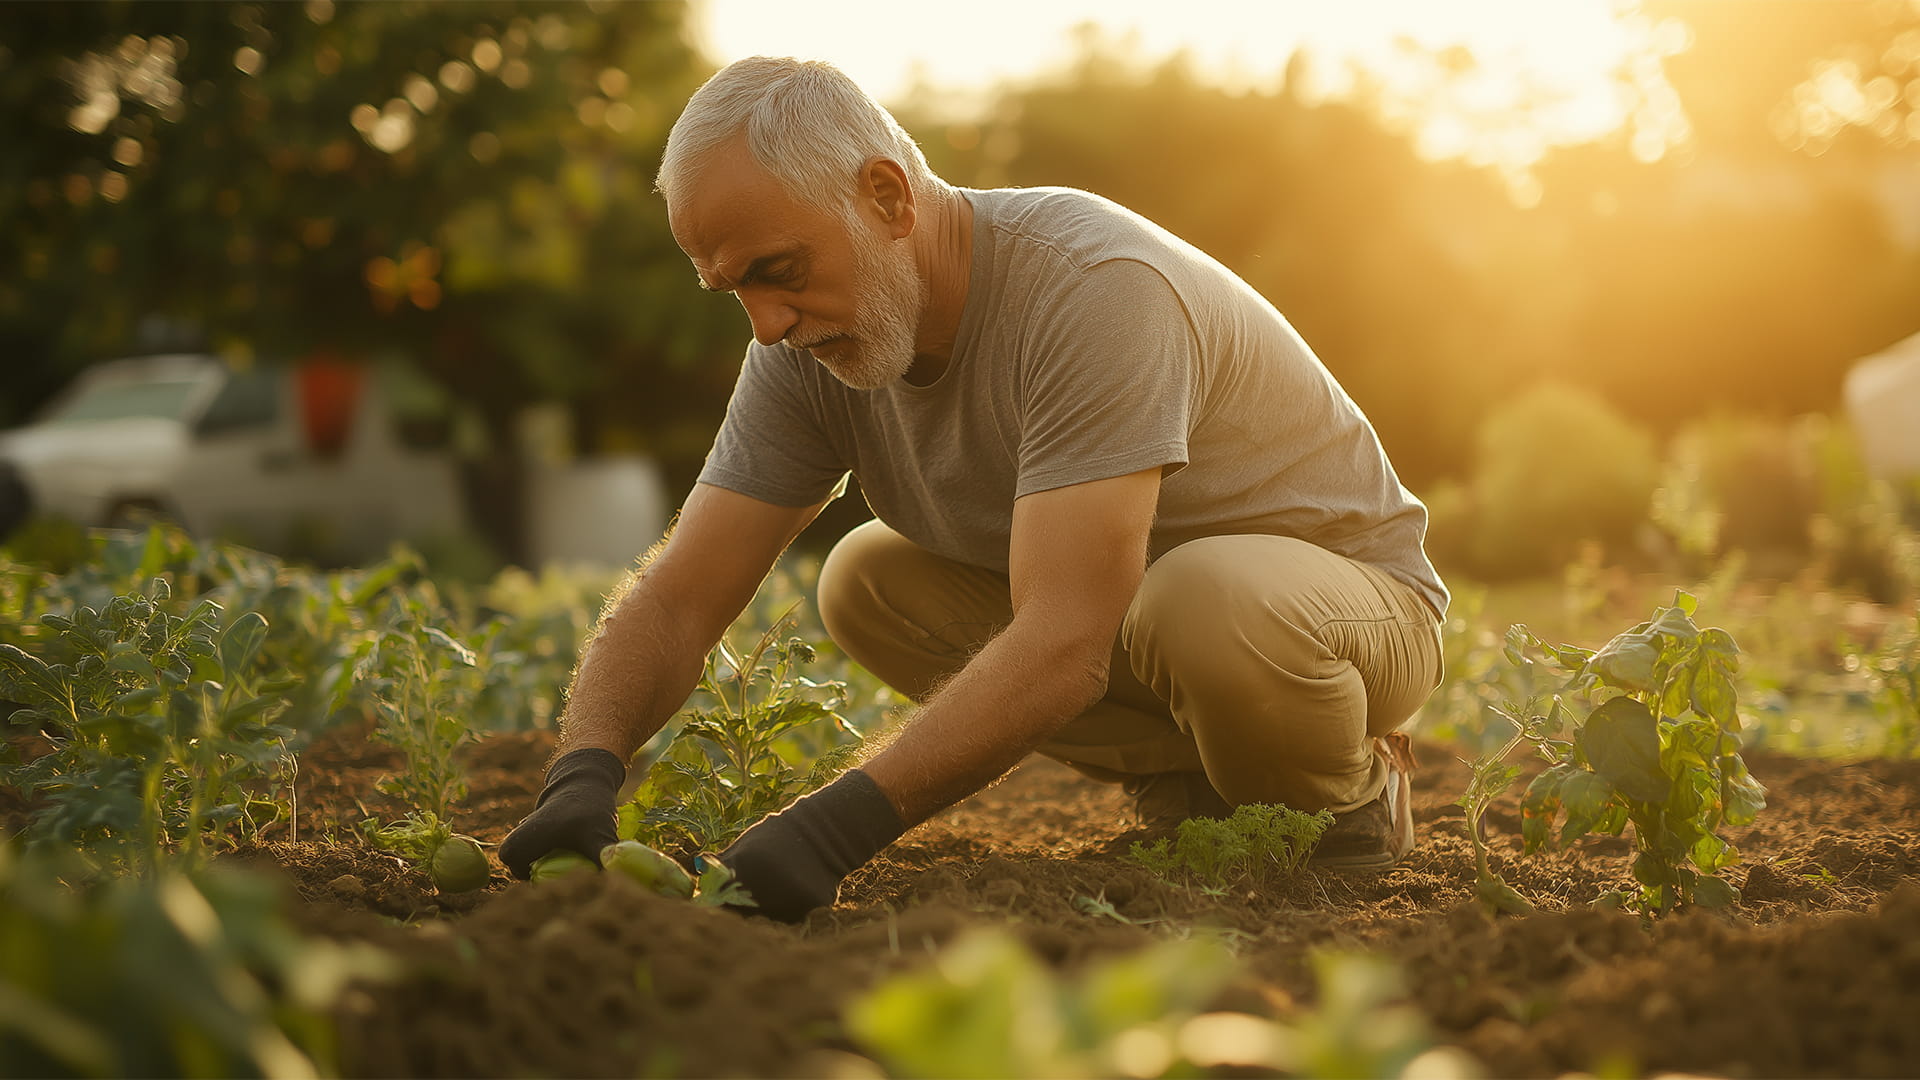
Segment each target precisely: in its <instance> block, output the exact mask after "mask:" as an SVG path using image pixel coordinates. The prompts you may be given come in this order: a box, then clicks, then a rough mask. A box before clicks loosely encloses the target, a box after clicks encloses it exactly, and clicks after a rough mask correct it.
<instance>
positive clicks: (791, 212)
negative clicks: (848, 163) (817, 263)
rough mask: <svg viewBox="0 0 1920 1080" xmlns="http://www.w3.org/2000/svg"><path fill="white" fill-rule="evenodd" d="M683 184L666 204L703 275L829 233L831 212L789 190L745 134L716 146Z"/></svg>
mask: <svg viewBox="0 0 1920 1080" xmlns="http://www.w3.org/2000/svg"><path fill="white" fill-rule="evenodd" d="M684 187H685V190H684V191H680V192H676V197H675V198H674V199H673V200H672V201H671V202H669V203H668V205H667V223H668V226H669V228H671V229H672V230H673V239H674V242H675V243H677V244H679V245H680V250H682V251H684V252H686V253H687V257H688V258H689V259H691V260H693V265H694V268H695V269H697V270H698V271H699V272H700V273H701V275H702V276H715V275H718V276H727V275H728V274H730V272H732V271H736V270H738V269H739V268H740V266H742V265H744V264H745V263H746V262H748V261H751V260H752V259H754V258H757V257H759V256H761V255H765V254H769V253H771V252H773V251H775V250H778V249H780V248H783V247H792V246H794V245H808V246H812V245H815V244H817V243H818V242H819V241H820V240H821V239H822V238H823V236H824V235H825V226H826V225H827V224H828V220H829V217H828V215H826V214H825V213H823V212H821V211H819V210H817V209H814V208H812V207H808V206H805V205H803V204H801V203H800V202H799V201H798V200H796V199H795V198H794V197H793V196H792V195H791V194H789V193H788V191H787V189H786V188H785V187H783V186H781V184H780V182H779V181H778V180H775V179H774V178H773V177H772V176H770V175H768V174H767V171H766V170H765V169H763V168H761V167H760V164H759V163H758V162H756V161H754V160H753V155H752V153H751V152H750V151H748V150H747V148H746V143H745V141H744V140H735V141H734V142H732V143H730V144H728V145H727V146H724V147H721V148H719V149H716V150H715V151H713V153H712V154H711V156H709V158H708V159H707V160H706V161H705V162H704V163H702V165H701V167H700V168H699V169H698V170H696V171H695V172H694V173H693V174H692V176H691V177H689V178H688V180H687V181H686V182H685V184H684ZM735 264H739V265H735Z"/></svg>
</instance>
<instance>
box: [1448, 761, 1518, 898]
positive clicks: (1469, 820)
mask: <svg viewBox="0 0 1920 1080" xmlns="http://www.w3.org/2000/svg"><path fill="white" fill-rule="evenodd" d="M1526 741H1527V732H1526V731H1525V730H1516V731H1514V733H1513V735H1512V736H1511V737H1510V738H1508V739H1507V741H1506V742H1505V743H1504V744H1502V745H1501V746H1500V747H1499V748H1498V749H1494V750H1489V751H1487V752H1486V753H1484V754H1481V755H1480V756H1479V757H1478V758H1475V759H1474V760H1472V761H1470V762H1468V763H1467V767H1468V768H1470V769H1471V770H1473V772H1472V775H1471V776H1470V777H1469V778H1468V780H1467V790H1466V791H1465V792H1463V793H1462V794H1461V796H1460V809H1462V810H1464V811H1466V827H1467V839H1468V840H1469V841H1471V842H1472V844H1473V868H1474V879H1473V895H1474V897H1475V899H1477V900H1479V901H1480V903H1481V905H1482V906H1483V907H1485V908H1486V909H1487V910H1488V911H1490V912H1500V911H1505V912H1508V913H1510V914H1514V915H1531V914H1533V904H1532V903H1530V902H1528V900H1527V898H1526V897H1524V896H1521V895H1520V893H1519V892H1518V891H1517V890H1515V889H1514V887H1513V886H1512V885H1509V884H1508V883H1507V882H1506V879H1504V878H1502V877H1501V876H1500V875H1499V874H1498V873H1497V872H1496V871H1495V870H1494V869H1493V866H1492V864H1491V863H1490V862H1489V861H1488V858H1487V838H1486V836H1485V833H1484V831H1483V826H1482V824H1481V822H1482V821H1483V820H1484V818H1485V817H1486V813H1487V807H1489V806H1491V805H1492V804H1493V800H1495V799H1497V798H1499V797H1500V795H1501V794H1503V793H1504V792H1505V791H1506V790H1507V789H1508V788H1510V787H1512V786H1513V782H1514V781H1515V780H1518V779H1520V767H1519V766H1518V765H1509V764H1507V755H1509V754H1511V753H1513V752H1514V751H1515V750H1517V749H1519V747H1520V745H1521V744H1522V743H1524V742H1526Z"/></svg>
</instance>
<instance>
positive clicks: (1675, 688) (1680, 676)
mask: <svg viewBox="0 0 1920 1080" xmlns="http://www.w3.org/2000/svg"><path fill="white" fill-rule="evenodd" d="M1693 677H1694V669H1693V668H1692V667H1690V666H1687V665H1684V664H1675V665H1674V666H1673V667H1672V668H1670V669H1668V671H1667V685H1666V686H1664V687H1662V688H1661V689H1660V715H1661V716H1665V717H1670V718H1671V717H1677V716H1679V715H1680V714H1681V713H1684V712H1686V711H1687V707H1688V705H1689V704H1691V702H1692V700H1693Z"/></svg>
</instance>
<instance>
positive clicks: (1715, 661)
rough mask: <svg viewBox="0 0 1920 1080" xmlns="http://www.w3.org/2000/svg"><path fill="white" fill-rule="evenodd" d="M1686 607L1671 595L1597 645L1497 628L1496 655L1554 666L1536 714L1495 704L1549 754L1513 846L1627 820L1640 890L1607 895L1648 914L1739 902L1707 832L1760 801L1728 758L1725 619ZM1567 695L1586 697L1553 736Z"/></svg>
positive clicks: (1722, 848) (1617, 827)
mask: <svg viewBox="0 0 1920 1080" xmlns="http://www.w3.org/2000/svg"><path fill="white" fill-rule="evenodd" d="M1695 606H1696V601H1695V600H1694V598H1693V597H1692V596H1691V595H1689V594H1687V593H1684V592H1682V593H1678V594H1676V596H1675V598H1674V603H1673V606H1671V607H1663V608H1660V609H1658V610H1657V611H1655V612H1654V615H1653V618H1651V619H1649V620H1648V621H1646V622H1643V623H1641V624H1639V625H1638V626H1635V627H1634V628H1633V629H1631V630H1628V631H1627V632H1626V633H1623V634H1620V635H1618V636H1616V637H1615V638H1614V639H1613V640H1612V641H1609V642H1608V643H1607V644H1606V645H1605V646H1603V647H1602V648H1601V649H1600V650H1599V651H1598V652H1589V651H1587V650H1585V649H1581V648H1577V647H1574V646H1570V645H1560V646H1550V645H1547V644H1546V643H1544V642H1542V641H1541V640H1540V639H1539V638H1537V637H1535V636H1534V635H1533V634H1532V633H1530V632H1529V631H1527V629H1526V628H1525V627H1524V626H1518V625H1516V626H1514V627H1513V628H1512V629H1511V630H1509V631H1508V649H1507V658H1508V660H1509V662H1511V663H1513V664H1515V665H1517V666H1527V667H1531V666H1533V665H1536V664H1539V665H1543V666H1545V667H1547V668H1549V669H1551V670H1553V671H1556V672H1558V673H1560V674H1561V675H1563V676H1564V683H1563V686H1562V690H1561V693H1559V694H1556V695H1555V696H1554V698H1553V702H1552V707H1551V708H1550V709H1548V711H1547V712H1546V713H1544V714H1542V715H1524V716H1523V715H1515V714H1514V713H1513V712H1504V715H1506V716H1507V719H1509V720H1511V721H1512V722H1513V723H1514V724H1515V725H1516V726H1517V727H1518V728H1519V730H1520V731H1521V734H1522V736H1523V737H1524V738H1526V739H1527V741H1529V742H1530V743H1532V744H1533V745H1534V747H1535V749H1536V750H1538V751H1539V752H1540V754H1541V755H1542V756H1543V757H1545V758H1546V760H1547V761H1548V762H1549V763H1550V765H1549V767H1548V768H1547V770H1546V771H1545V772H1542V773H1541V774H1540V775H1539V776H1537V777H1535V778H1534V780H1533V783H1532V784H1530V785H1529V786H1528V788H1527V792H1526V795H1525V797H1524V798H1523V799H1522V801H1521V813H1522V822H1521V828H1522V833H1523V836H1524V838H1525V843H1526V850H1527V851H1529V852H1532V851H1537V850H1539V849H1540V848H1542V847H1545V846H1547V845H1548V844H1549V843H1559V844H1565V843H1568V842H1570V841H1572V840H1575V839H1577V838H1579V837H1582V836H1585V835H1587V834H1589V833H1605V834H1610V835H1614V836H1618V835H1620V834H1621V833H1622V832H1623V831H1624V830H1625V829H1626V827H1627V826H1628V825H1632V826H1633V830H1634V845H1635V848H1636V851H1637V854H1636V857H1635V859H1634V862H1633V876H1634V879H1635V880H1636V881H1637V882H1639V884H1640V891H1639V895H1638V896H1637V897H1634V896H1628V895H1625V894H1619V895H1615V896H1613V897H1610V898H1606V899H1611V900H1613V901H1617V902H1632V903H1637V905H1638V906H1640V907H1641V908H1642V909H1643V910H1645V911H1647V912H1649V913H1654V914H1657V913H1662V912H1666V911H1670V910H1672V909H1673V908H1675V907H1679V906H1682V905H1686V904H1698V905H1701V906H1703V907H1724V906H1727V905H1729V904H1731V903H1733V902H1735V901H1736V900H1738V898H1739V893H1738V891H1737V890H1736V889H1735V888H1734V887H1733V886H1732V885H1731V884H1730V883H1728V882H1727V881H1726V880H1725V879H1723V878H1719V877H1716V876H1714V874H1715V871H1718V870H1720V869H1722V868H1724V867H1727V866H1731V865H1733V864H1734V863H1736V862H1738V861H1739V853H1738V852H1737V851H1735V850H1734V847H1733V845H1732V844H1730V843H1728V842H1727V841H1726V840H1725V839H1724V838H1722V837H1721V836H1720V835H1719V833H1718V830H1719V828H1720V827H1721V826H1722V825H1746V824H1750V823H1751V822H1752V821H1753V820H1754V817H1755V816H1756V815H1757V814H1758V813H1759V812H1760V810H1761V809H1762V808H1764V807H1765V806H1766V789H1765V788H1763V787H1761V786H1760V784H1759V782H1758V781H1756V780H1754V778H1753V776H1752V775H1751V774H1750V773H1749V772H1748V771H1747V766H1746V762H1745V761H1743V760H1742V759H1741V757H1740V746H1741V739H1740V715H1739V712H1738V709H1737V700H1736V694H1735V690H1734V682H1733V676H1734V673H1735V672H1736V671H1737V670H1738V667H1739V657H1740V649H1739V646H1737V645H1736V644H1735V643H1734V640H1733V637H1732V636H1731V635H1730V634H1728V633H1727V632H1726V631H1725V630H1722V629H1719V628H1718V627H1708V628H1706V629H1701V628H1700V627H1698V626H1696V625H1695V624H1694V621H1693V613H1694V610H1695ZM1536 652H1537V653H1539V654H1540V656H1541V659H1540V660H1537V661H1536V660H1535V659H1534V655H1533V654H1535V653H1536ZM1569 699H1571V700H1574V701H1578V702H1581V703H1583V704H1582V707H1583V708H1584V707H1585V706H1586V705H1588V704H1592V705H1593V707H1592V708H1591V711H1589V712H1588V714H1587V716H1586V718H1585V719H1584V720H1583V721H1581V722H1580V723H1579V725H1578V726H1577V727H1576V728H1575V730H1574V731H1573V735H1572V738H1571V739H1563V738H1561V737H1560V735H1561V733H1562V732H1563V731H1565V729H1566V725H1567V723H1568V721H1569V720H1571V718H1572V717H1573V715H1574V714H1573V712H1572V710H1571V709H1570V708H1569V707H1568V704H1567V702H1568V700H1569ZM1526 712H1527V713H1529V714H1531V712H1532V709H1531V707H1530V706H1529V707H1528V708H1527V710H1526ZM1556 826H1557V827H1558V831H1557V834H1556Z"/></svg>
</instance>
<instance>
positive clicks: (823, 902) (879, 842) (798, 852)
mask: <svg viewBox="0 0 1920 1080" xmlns="http://www.w3.org/2000/svg"><path fill="white" fill-rule="evenodd" d="M905 831H906V826H905V825H904V824H903V823H902V822H901V821H900V814H899V812H898V811H896V810H895V809H894V808H893V804H892V803H890V802H888V801H887V797H886V796H885V795H883V794H881V792H880V789H879V788H878V787H875V786H874V783H873V781H872V780H871V779H870V778H869V777H868V776H867V774H866V773H864V772H861V771H860V770H859V769H855V770H853V771H852V772H849V773H847V774H845V775H844V776H842V777H840V779H838V780H835V781H834V782H833V783H831V784H828V785H827V786H826V787H823V788H821V789H820V790H819V791H816V792H814V793H813V794H811V795H806V796H803V797H802V798H800V799H799V800H798V801H796V802H795V803H794V804H793V805H792V806H789V807H787V808H786V809H785V810H782V811H780V812H779V813H777V814H768V815H767V816H766V817H764V818H761V819H760V821H759V823H758V824H756V825H754V826H753V827H752V828H750V829H748V830H747V831H746V832H744V833H741V834H740V839H738V840H735V841H734V842H733V846H732V847H730V848H728V849H727V850H725V851H723V852H721V853H720V861H721V862H722V863H724V864H726V867H727V869H729V870H732V871H733V876H734V880H736V881H738V882H739V883H740V884H741V885H743V886H745V887H746V890H747V891H748V892H749V893H751V894H752V895H753V902H754V905H755V906H754V907H752V908H746V909H743V910H746V911H749V912H752V913H755V914H760V915H765V916H767V917H768V918H770V919H778V920H780V921H781V922H799V921H800V920H801V919H804V918H806V917H807V912H809V911H812V910H813V909H814V908H822V907H828V906H831V905H832V903H833V901H834V897H835V895H836V894H838V893H839V891H840V882H841V879H843V878H845V877H846V876H847V875H848V874H850V873H852V872H853V871H854V869H855V868H857V867H859V866H860V865H861V864H862V863H865V862H866V861H867V860H868V859H871V858H873V856H874V855H875V854H876V853H877V852H878V851H879V850H880V849H881V848H883V847H886V846H887V845H888V844H891V843H893V842H894V841H895V840H897V839H899V837H900V834H901V833H903V832H905Z"/></svg>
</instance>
